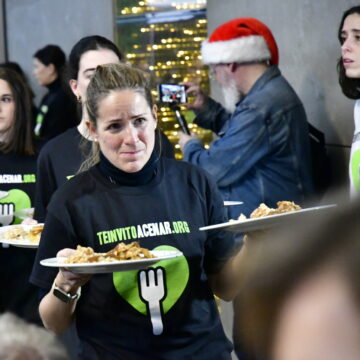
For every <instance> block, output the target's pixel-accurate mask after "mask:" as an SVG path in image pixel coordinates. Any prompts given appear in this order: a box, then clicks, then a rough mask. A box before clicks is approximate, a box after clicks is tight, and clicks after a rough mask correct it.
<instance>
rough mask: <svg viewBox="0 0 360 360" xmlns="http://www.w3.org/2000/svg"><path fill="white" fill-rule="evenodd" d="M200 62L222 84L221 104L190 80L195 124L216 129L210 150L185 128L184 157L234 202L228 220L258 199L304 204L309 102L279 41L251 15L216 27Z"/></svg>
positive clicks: (307, 190) (308, 174)
mask: <svg viewBox="0 0 360 360" xmlns="http://www.w3.org/2000/svg"><path fill="white" fill-rule="evenodd" d="M202 59H203V62H204V63H205V64H208V65H209V68H210V72H211V74H212V75H213V77H214V78H215V79H216V81H217V82H218V83H219V84H220V86H221V88H222V91H223V95H224V102H225V105H224V107H223V106H222V105H220V104H219V103H217V102H215V101H214V100H213V99H211V98H209V97H207V96H206V94H205V93H204V92H203V91H202V90H201V88H200V87H199V86H198V85H196V84H193V83H184V84H185V85H186V86H187V92H188V93H190V94H193V96H194V97H195V101H194V102H193V103H191V104H190V103H189V104H187V107H188V108H189V109H192V110H194V111H195V113H196V118H195V120H194V122H195V123H196V124H198V125H199V126H201V127H203V128H206V129H211V130H212V131H213V132H215V133H216V134H217V139H216V140H214V141H213V142H212V144H211V145H210V147H209V149H205V148H204V146H203V145H202V143H201V141H200V140H199V138H198V137H197V136H196V135H194V134H192V135H191V136H189V135H186V134H184V133H180V134H179V136H180V141H179V144H180V147H181V149H182V151H183V154H184V160H186V161H188V162H191V163H193V164H196V165H198V166H200V167H202V168H204V169H205V170H207V171H208V172H209V173H210V174H211V175H212V176H213V177H214V179H215V181H216V182H217V185H218V187H219V189H220V192H221V193H222V196H223V199H224V200H241V201H243V202H244V204H243V205H241V206H240V207H239V206H234V207H229V208H228V212H229V214H228V215H229V217H230V218H237V217H238V216H239V214H240V212H241V213H243V214H245V215H246V216H248V215H249V214H250V213H251V212H252V211H253V210H254V209H255V208H257V207H258V206H259V204H260V203H262V202H264V203H266V205H268V206H270V207H276V202H277V201H279V200H291V201H295V202H296V203H300V204H301V203H302V202H303V201H304V200H305V199H306V197H307V196H308V195H309V194H311V193H312V191H313V184H312V175H311V170H310V168H311V163H310V161H311V160H310V152H309V135H308V124H307V120H306V114H305V110H304V107H303V105H302V103H301V101H300V99H299V98H298V96H297V95H296V93H295V91H294V90H293V89H292V87H291V86H290V84H289V83H288V82H287V81H286V80H285V78H284V77H283V76H282V75H281V72H280V70H279V68H278V63H279V55H278V48H277V44H276V41H275V39H274V37H273V35H272V33H271V31H270V30H269V28H268V27H267V26H266V25H265V24H263V23H262V22H260V21H259V20H257V19H254V18H238V19H235V20H232V21H229V22H226V23H225V24H223V25H221V26H219V27H218V28H217V29H215V31H214V32H213V33H212V35H211V36H210V38H209V39H208V40H206V41H204V42H203V44H202Z"/></svg>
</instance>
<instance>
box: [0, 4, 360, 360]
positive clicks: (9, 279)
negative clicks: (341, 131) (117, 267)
mask: <svg viewBox="0 0 360 360" xmlns="http://www.w3.org/2000/svg"><path fill="white" fill-rule="evenodd" d="M359 32H360V7H358V6H357V7H353V8H351V9H349V10H347V11H346V12H345V13H344V14H343V17H342V19H341V21H340V26H339V31H338V37H339V41H340V44H341V57H340V60H339V62H338V73H339V83H340V86H341V88H342V90H343V92H344V94H345V95H346V96H347V97H349V98H352V99H360V94H359V86H358V82H359V78H360V42H359V40H358V36H359ZM279 57H280V54H279V50H278V47H277V43H276V40H275V38H274V36H273V34H272V32H271V30H270V29H269V28H268V27H267V26H266V25H265V24H264V23H262V22H260V21H259V20H257V19H254V18H237V19H234V20H231V21H228V22H226V23H224V24H222V25H220V26H219V27H218V28H216V29H215V30H214V31H213V33H212V34H211V35H210V37H209V38H208V39H207V40H206V41H204V42H203V44H202V59H203V62H204V64H206V65H208V66H209V70H210V75H211V76H213V77H214V79H215V80H216V81H217V82H218V84H219V85H220V87H221V89H222V91H223V95H224V104H220V103H218V102H216V101H215V100H214V99H212V98H210V97H209V96H208V95H207V94H206V93H205V92H204V91H203V90H202V88H201V87H200V85H199V84H195V83H191V82H184V83H183V85H185V87H186V91H187V93H188V94H189V95H191V96H192V98H193V99H194V100H193V101H192V102H189V103H186V104H184V106H186V107H187V108H188V109H189V110H193V111H194V112H195V115H196V117H195V120H194V122H195V123H196V124H198V125H199V126H201V127H203V128H206V129H210V130H212V131H213V132H214V134H216V139H215V140H214V141H213V142H212V143H211V145H210V147H209V148H205V147H204V146H203V144H202V143H201V141H200V140H199V138H198V137H197V136H196V135H195V134H190V135H188V134H185V133H183V132H181V131H180V132H179V145H180V147H181V149H182V152H183V155H184V159H183V160H182V161H180V160H175V158H174V151H173V148H172V145H171V143H170V142H169V140H168V139H167V137H166V136H165V134H164V133H163V132H162V131H161V130H160V129H159V122H158V120H157V105H156V103H155V102H154V99H153V97H152V89H151V85H150V84H151V81H150V80H151V79H150V75H151V74H148V73H146V72H144V71H142V70H140V69H138V68H136V67H134V66H131V65H129V64H126V63H125V62H124V58H125V57H124V54H123V53H122V52H121V51H120V50H119V48H118V47H117V46H116V45H115V44H114V43H113V42H112V41H110V40H109V39H106V38H104V37H102V36H98V35H93V36H87V37H84V38H82V39H80V40H79V41H78V42H77V43H76V44H75V45H74V46H73V48H72V50H71V52H70V55H69V57H68V60H66V56H65V54H64V52H63V51H62V50H61V48H60V47H58V46H56V45H47V46H45V47H44V48H42V49H39V50H38V51H36V52H35V54H34V76H35V78H36V80H37V81H38V82H39V84H40V85H42V86H45V87H46V88H47V89H48V92H47V93H46V95H45V96H44V97H43V99H42V100H41V102H40V105H39V106H38V107H36V106H35V105H34V101H33V100H34V95H33V93H32V90H31V88H30V86H29V84H28V82H27V78H26V76H25V75H24V74H23V72H22V71H21V68H19V67H18V66H16V63H11V62H8V63H4V64H1V66H0V169H1V170H0V179H1V181H0V225H2V226H7V225H13V224H19V223H20V222H21V221H22V220H21V219H20V217H19V215H17V214H18V213H19V212H18V210H21V209H29V208H34V216H33V219H25V220H24V222H25V223H28V224H32V223H36V222H40V223H43V222H44V223H45V227H44V231H43V233H42V236H41V241H40V244H39V247H38V248H37V249H25V248H19V247H12V246H10V247H9V246H7V245H6V244H2V245H1V247H0V259H1V262H0V264H1V265H0V267H1V275H0V285H1V287H2V289H6V291H2V292H1V295H0V313H5V312H11V313H14V314H16V315H10V314H5V315H2V316H0V328H2V329H3V330H4V331H5V332H7V331H8V332H9V333H15V332H19V333H24V337H22V338H21V339H20V340H16V337H15V336H14V337H10V336H8V337H6V339H4V338H3V340H2V341H0V343H2V344H3V345H2V346H1V348H2V351H3V350H4V349H5V348H6V349H8V350H7V351H9V352H14V356H13V357H12V358H11V359H65V358H67V357H68V356H70V355H69V354H67V353H66V351H65V349H64V348H63V346H62V345H61V343H60V342H59V339H57V338H55V337H54V336H53V335H52V334H51V333H55V334H57V335H59V336H60V335H61V334H64V333H65V334H66V333H67V332H69V331H70V330H72V331H74V332H73V333H72V335H71V336H73V337H74V338H73V339H72V340H73V341H70V342H69V341H68V340H67V341H65V344H66V346H67V347H68V351H69V352H70V353H71V354H72V355H71V356H72V357H74V358H76V359H87V360H92V359H93V360H98V359H100V358H103V359H108V360H112V359H138V360H140V359H144V360H145V359H146V360H151V359H154V360H160V359H164V360H166V359H194V360H201V359H209V360H212V359H214V360H221V359H224V360H225V359H227V360H229V359H231V356H232V355H231V353H232V351H233V348H234V349H235V352H236V354H237V357H238V358H239V360H249V359H251V360H263V359H274V360H283V359H284V360H298V359H305V358H306V359H307V360H311V359H314V360H315V359H317V360H322V359H324V360H325V359H327V360H329V359H340V358H341V359H343V358H344V359H349V360H352V359H354V360H355V359H358V357H359V356H360V349H359V346H358V344H359V343H360V339H359V333H360V331H359V326H360V325H359V322H358V321H357V320H356V319H358V316H359V314H360V307H359V301H358V300H359V299H358V298H359V289H358V285H357V283H356V274H357V273H358V268H359V265H360V261H359V260H358V256H356V254H357V251H358V250H359V249H358V248H359V245H358V241H357V236H358V235H359V234H358V232H359V231H358V230H359V229H358V221H357V220H358V218H357V216H358V214H359V213H358V211H359V206H360V202H359V201H358V200H357V196H356V194H357V193H358V192H359V189H360V178H359V163H360V156H359V151H360V150H359V144H360V140H359V139H360V136H359V131H360V130H359V128H360V113H359V111H360V103H359V100H358V101H356V104H355V111H354V117H355V134H354V139H353V144H352V149H351V158H350V165H349V175H350V182H351V194H352V198H353V200H352V202H351V203H350V204H344V205H340V203H342V202H343V197H341V198H336V200H334V201H335V202H337V203H339V206H338V207H337V208H336V209H335V210H333V212H331V213H329V214H325V215H324V216H323V217H321V218H320V217H319V221H317V222H316V223H315V222H313V221H311V220H312V219H310V218H309V219H308V223H309V227H308V228H307V229H306V231H305V230H304V229H301V228H300V227H299V228H298V227H296V226H295V225H294V227H293V228H292V231H291V232H290V231H286V232H282V233H275V232H273V231H266V232H263V233H260V234H259V233H254V234H251V233H250V234H248V236H247V237H246V238H244V237H243V235H244V234H240V235H239V234H237V235H236V236H235V235H234V234H233V233H231V232H229V231H224V230H222V229H221V228H219V229H214V230H211V231H200V230H199V228H201V227H204V226H208V225H214V224H218V223H222V222H226V221H228V220H229V219H236V218H238V216H239V215H240V213H243V214H244V215H246V216H249V215H250V214H251V212H252V211H253V210H254V209H255V208H257V207H258V206H259V205H260V204H261V203H265V204H266V205H268V206H270V207H276V203H277V202H278V201H281V200H288V201H294V202H296V203H297V204H300V205H305V206H306V205H307V204H308V203H310V201H311V200H312V199H313V196H314V186H313V174H312V170H311V169H312V166H311V165H312V163H311V161H312V159H311V153H310V145H309V128H308V122H307V117H306V112H305V107H304V105H303V103H302V102H301V100H300V99H299V97H298V96H297V94H296V92H295V90H294V89H293V88H292V87H291V85H290V84H289V83H288V81H287V80H286V79H285V78H284V76H283V75H282V74H281V71H280V69H279V66H278V65H279ZM334 71H335V70H334ZM65 84H66V87H65V86H64V85H65ZM239 199H240V200H242V201H243V202H244V203H243V204H242V205H239V206H231V207H227V208H226V207H224V201H227V200H239ZM312 222H313V224H311V223H312ZM179 223H181V224H182V226H181V228H180V227H177V225H176V224H179ZM149 224H157V226H158V227H159V228H164V229H167V230H166V231H163V232H160V233H158V234H157V235H154V234H153V233H151V232H144V233H142V235H141V239H140V235H139V233H137V231H136V230H131V232H128V233H127V234H128V235H127V237H126V239H125V240H126V241H125V242H127V243H130V242H131V241H133V240H135V241H140V243H141V246H142V247H145V248H148V249H150V250H153V249H161V248H164V247H165V248H166V249H172V250H177V251H181V252H182V254H183V255H182V256H181V257H178V258H176V259H172V260H167V261H166V262H162V263H159V265H158V266H157V265H155V266H154V269H156V272H154V270H152V269H151V268H149V269H147V270H142V273H143V274H145V275H144V276H146V277H147V281H148V282H150V279H151V278H152V277H155V282H156V286H153V289H152V295H151V297H152V299H155V298H156V299H158V300H157V301H158V303H159V305H158V306H159V309H160V310H159V312H158V314H157V318H156V319H154V318H153V316H154V314H153V312H152V310H151V309H152V306H154V304H152V303H151V300H150V299H149V298H148V300H146V297H143V296H142V295H141V294H142V293H143V291H144V286H145V285H144V283H143V280H142V279H141V276H140V272H139V273H138V272H124V273H122V272H115V273H107V274H95V275H93V274H78V273H75V272H72V271H70V269H68V268H58V269H54V268H48V267H44V266H42V265H40V261H41V260H44V259H48V258H52V257H69V256H71V255H73V254H74V253H75V249H76V247H77V246H78V245H81V246H83V247H91V248H92V249H94V251H96V252H99V253H104V252H107V251H109V250H111V249H112V248H113V247H114V243H113V242H109V241H104V239H103V238H102V237H101V234H103V233H105V232H114V233H116V234H118V233H121V230H122V229H139V228H140V229H141V228H144V226H148V225H149ZM310 225H311V226H310ZM345 230H346V231H345ZM245 239H246V240H245ZM120 240H121V237H119V238H118V239H117V240H116V241H117V242H118V241H120ZM160 264H161V265H160ZM14 274H16V281H15V279H14ZM214 295H216V296H217V297H219V298H220V299H223V300H225V301H233V309H234V328H233V339H232V341H230V340H229V339H228V338H227V337H226V335H225V332H224V329H223V326H222V323H221V319H220V315H219V311H218V306H217V303H216V301H215V298H214ZM320 310H321V311H320ZM314 314H316V316H318V317H319V319H320V320H314ZM15 316H18V317H20V318H22V319H23V320H20V319H16V317H15ZM316 316H315V317H316ZM23 321H26V322H30V323H33V324H31V325H29V324H26V323H24V322H23ZM332 326H333V327H336V326H337V328H336V330H334V332H333V333H331V334H329V333H327V332H326V330H327V329H329V328H331V327H332ZM41 327H45V329H43V328H41ZM49 332H50V333H49ZM298 334H302V335H303V336H298ZM40 337H42V338H43V343H42V346H39V347H36V346H34V343H33V342H34V341H35V339H38V338H40ZM75 337H76V341H74V339H75ZM12 338H13V343H12V340H11V339H12ZM62 341H64V340H63V339H62ZM304 344H306V345H304ZM74 347H75V349H74ZM47 351H48V352H49V354H48V355H46V352H47ZM16 356H17V357H16ZM9 359H10V358H9Z"/></svg>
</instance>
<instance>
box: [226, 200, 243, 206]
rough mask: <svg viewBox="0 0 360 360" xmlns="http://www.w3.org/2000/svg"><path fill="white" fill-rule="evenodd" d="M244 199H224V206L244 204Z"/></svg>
mask: <svg viewBox="0 0 360 360" xmlns="http://www.w3.org/2000/svg"><path fill="white" fill-rule="evenodd" d="M243 203H244V202H243V201H224V206H234V205H242V204H243Z"/></svg>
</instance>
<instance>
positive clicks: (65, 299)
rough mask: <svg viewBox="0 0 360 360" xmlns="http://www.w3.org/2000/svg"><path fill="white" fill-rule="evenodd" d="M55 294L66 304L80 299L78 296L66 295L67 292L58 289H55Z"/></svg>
mask: <svg viewBox="0 0 360 360" xmlns="http://www.w3.org/2000/svg"><path fill="white" fill-rule="evenodd" d="M53 294H54V295H55V296H56V297H57V298H58V299H60V300H61V301H63V302H65V303H69V302H70V301H72V300H75V299H77V298H78V294H75V295H71V294H68V293H66V292H65V291H63V290H61V289H59V288H58V287H54V290H53Z"/></svg>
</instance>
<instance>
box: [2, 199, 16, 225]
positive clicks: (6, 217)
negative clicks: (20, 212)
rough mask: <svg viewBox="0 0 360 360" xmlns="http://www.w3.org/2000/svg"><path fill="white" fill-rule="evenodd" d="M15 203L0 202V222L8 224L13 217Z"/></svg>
mask: <svg viewBox="0 0 360 360" xmlns="http://www.w3.org/2000/svg"><path fill="white" fill-rule="evenodd" d="M14 211H15V205H14V204H13V203H0V224H1V225H2V226H7V225H10V224H11V223H12V221H13V218H14Z"/></svg>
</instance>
